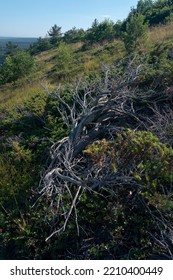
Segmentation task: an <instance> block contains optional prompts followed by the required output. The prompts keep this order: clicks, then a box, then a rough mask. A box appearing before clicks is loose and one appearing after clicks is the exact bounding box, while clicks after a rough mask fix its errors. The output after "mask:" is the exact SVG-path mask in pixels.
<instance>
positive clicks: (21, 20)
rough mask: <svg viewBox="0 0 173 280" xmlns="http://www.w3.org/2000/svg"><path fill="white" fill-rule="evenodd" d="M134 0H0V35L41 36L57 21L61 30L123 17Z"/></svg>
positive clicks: (134, 2)
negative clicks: (95, 20) (94, 21)
mask: <svg viewBox="0 0 173 280" xmlns="http://www.w3.org/2000/svg"><path fill="white" fill-rule="evenodd" d="M137 2H138V0H0V9H1V14H0V37H1V36H14V37H39V36H41V37H45V35H46V33H47V31H48V30H49V29H50V28H51V26H53V25H54V24H57V25H58V26H61V27H62V31H63V32H65V31H67V30H69V29H71V28H72V27H74V26H75V27H77V28H84V29H85V30H86V29H87V28H88V27H90V26H91V24H92V22H93V20H94V19H95V18H97V19H98V20H99V21H102V20H103V19H104V18H110V19H112V20H113V21H114V22H116V21H117V20H119V19H120V20H123V19H124V18H126V17H127V15H128V13H129V11H130V8H131V7H133V6H134V7H136V4H137Z"/></svg>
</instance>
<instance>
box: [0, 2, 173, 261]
mask: <svg viewBox="0 0 173 280" xmlns="http://www.w3.org/2000/svg"><path fill="white" fill-rule="evenodd" d="M172 12H173V3H172V1H165V0H161V1H160V0H159V1H155V2H154V3H153V2H152V1H150V0H147V1H146V0H145V1H141V0H140V1H138V5H137V7H136V8H134V9H132V10H131V11H130V13H129V15H128V17H127V19H125V20H124V21H123V22H117V23H113V22H112V21H110V20H105V21H103V22H100V23H99V22H98V21H97V20H95V21H94V22H93V24H92V26H91V28H89V29H88V30H87V31H84V30H81V29H75V28H74V29H72V30H69V31H68V32H66V34H63V35H62V34H61V30H60V28H59V27H58V26H57V25H54V26H53V27H52V28H51V29H50V30H49V38H44V39H42V38H39V39H38V41H37V42H35V43H34V44H33V45H32V46H30V48H29V49H28V50H27V51H19V50H18V49H17V47H16V46H14V45H11V44H9V45H8V46H7V54H6V56H5V57H4V64H3V65H2V67H1V70H0V83H1V85H0V120H1V123H0V139H1V144H0V152H1V155H0V187H1V195H0V207H1V210H2V212H1V214H0V231H1V237H0V242H1V251H0V258H1V259H173V246H172V233H173V223H172V218H173V217H172V209H173V201H172V179H173V149H172V147H173V112H172V104H173V70H172V69H173V67H172V66H173V22H172Z"/></svg>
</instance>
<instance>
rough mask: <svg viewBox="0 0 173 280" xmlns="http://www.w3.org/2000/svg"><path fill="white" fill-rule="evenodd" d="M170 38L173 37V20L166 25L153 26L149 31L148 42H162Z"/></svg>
mask: <svg viewBox="0 0 173 280" xmlns="http://www.w3.org/2000/svg"><path fill="white" fill-rule="evenodd" d="M169 39H173V22H170V23H168V24H166V25H160V26H156V27H152V28H151V29H150V30H149V31H148V42H149V44H150V45H155V44H157V43H162V42H164V41H165V40H169Z"/></svg>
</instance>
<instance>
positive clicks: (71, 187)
mask: <svg viewBox="0 0 173 280" xmlns="http://www.w3.org/2000/svg"><path fill="white" fill-rule="evenodd" d="M133 63H134V61H130V62H129V64H128V66H127V67H126V71H124V74H123V75H122V73H119V74H118V75H116V70H115V66H104V69H103V75H102V78H100V79H98V80H97V81H94V82H93V81H87V79H80V80H78V81H77V82H76V83H74V85H73V86H72V87H71V89H70V92H69V94H70V96H71V97H72V98H71V100H70V101H66V99H65V98H64V92H65V89H64V88H62V87H59V88H58V89H57V90H56V91H55V92H54V93H53V94H51V96H52V98H54V99H56V100H57V112H58V113H59V114H60V116H61V117H62V119H63V121H64V124H65V125H66V126H67V128H68V130H69V131H70V133H69V136H67V137H65V138H64V139H62V140H61V141H58V142H57V143H54V144H53V145H52V147H51V149H50V154H51V164H50V166H49V167H48V169H47V171H46V173H45V174H44V176H43V178H42V180H41V182H40V188H41V189H40V195H41V196H43V195H46V196H47V197H49V198H50V200H51V203H50V206H51V207H52V208H54V209H55V215H60V216H61V218H62V219H63V224H62V226H61V227H59V228H56V229H54V230H53V231H52V233H51V234H50V236H48V237H47V239H46V240H48V239H50V238H51V237H52V236H53V235H55V234H57V233H60V232H61V231H64V230H65V229H66V226H67V223H68V221H69V219H70V217H71V215H72V213H73V214H74V215H75V221H76V227H77V230H78V232H79V225H78V217H77V215H78V214H77V203H78V200H80V196H81V195H82V193H83V192H84V191H85V190H86V189H88V190H89V191H91V192H95V191H97V192H100V194H102V190H105V189H106V191H108V192H110V194H111V195H116V193H117V191H116V189H117V188H118V187H120V188H122V186H123V187H125V186H131V189H132V190H135V189H137V188H140V183H139V182H138V181H136V180H135V179H134V178H133V177H132V176H131V174H130V170H129V172H128V173H127V172H126V173H124V171H123V170H121V172H116V173H115V172H114V171H113V170H112V168H110V162H109V160H108V161H107V165H105V164H106V162H104V165H103V166H101V165H98V166H97V168H95V167H94V168H95V169H94V170H93V165H92V162H91V160H89V159H88V157H87V155H86V154H85V149H86V148H87V147H88V146H89V145H91V144H92V143H94V142H96V141H98V140H101V139H103V138H104V139H106V140H108V141H112V140H115V139H116V136H117V134H118V133H119V132H122V131H123V130H124V129H127V128H131V129H133V130H146V131H150V130H152V131H153V130H154V120H155V119H156V116H157V115H158V114H161V115H162V116H163V114H162V112H161V110H160V109H159V104H160V103H162V105H163V103H164V102H165V106H167V104H168V103H169V102H168V99H169V98H172V97H170V96H169V97H168V96H167V95H166V94H165V93H164V92H159V93H158V92H156V91H154V90H152V89H149V90H148V91H146V92H143V91H142V90H141V89H140V87H138V81H139V79H140V75H141V73H142V72H143V71H144V70H145V69H144V67H143V65H142V64H139V65H137V66H136V65H135V67H134V65H133ZM116 67H117V66H116ZM116 69H117V68H116ZM68 90H69V89H68ZM163 107H164V106H162V108H163ZM156 108H157V110H156ZM65 194H67V195H68V196H69V197H70V201H69V200H68V203H66V201H65V200H64V196H65ZM142 203H144V200H142ZM55 205H56V206H55ZM146 207H148V206H147V205H146ZM57 213H58V214H57ZM151 215H153V213H151ZM153 219H156V220H157V221H158V218H156V217H155V216H153ZM160 224H162V225H163V224H164V227H165V228H168V223H165V222H164V221H161V222H160V223H159V227H160ZM168 229H169V230H168V231H169V233H170V232H172V229H171V228H168ZM162 237H163V235H162ZM160 242H161V241H160ZM162 243H164V242H162ZM164 244H166V243H164ZM164 246H166V245H164Z"/></svg>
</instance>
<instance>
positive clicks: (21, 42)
mask: <svg viewBox="0 0 173 280" xmlns="http://www.w3.org/2000/svg"><path fill="white" fill-rule="evenodd" d="M37 40H38V38H18V37H0V63H1V62H2V59H3V55H4V53H5V48H6V44H7V43H8V42H12V43H13V44H15V45H18V47H19V48H20V49H22V50H23V49H27V48H29V46H30V45H32V44H33V43H35V42H36V41H37Z"/></svg>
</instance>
